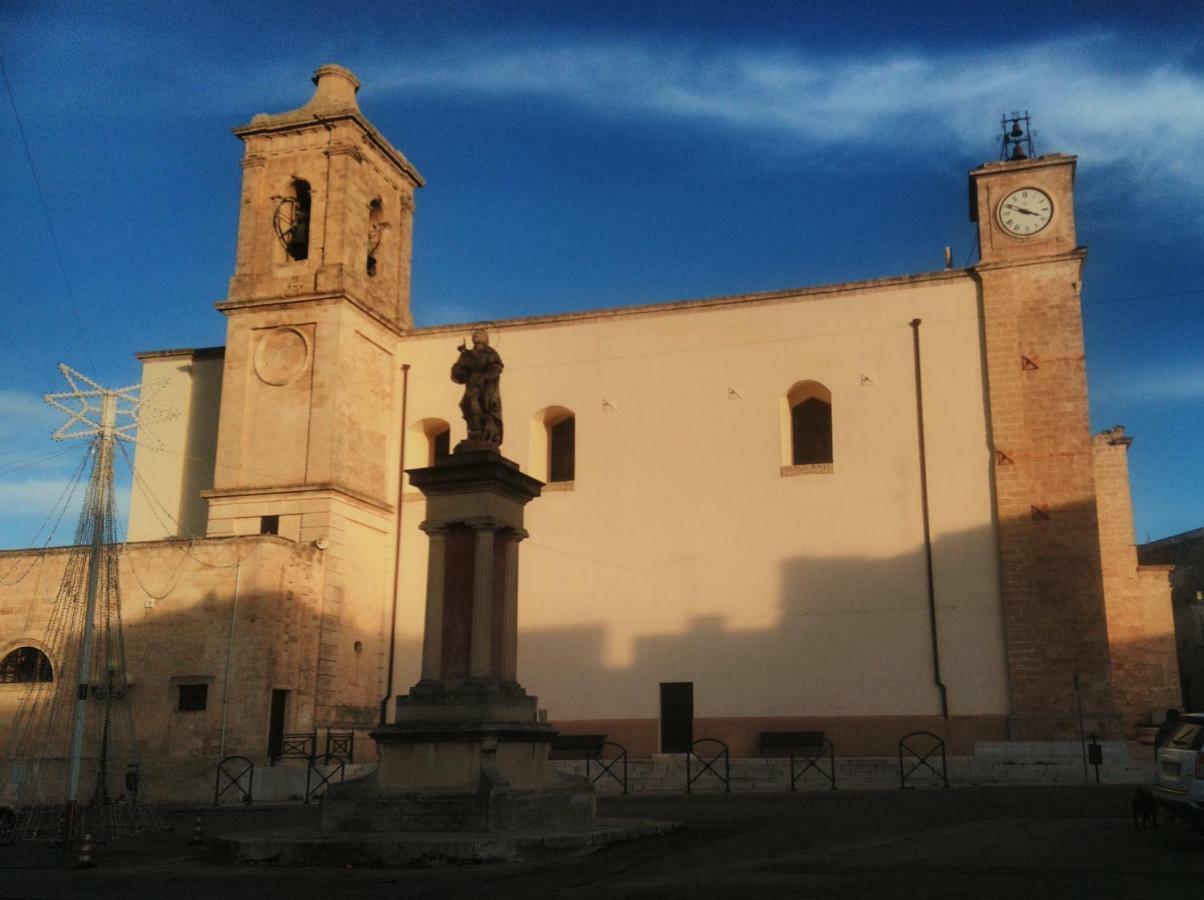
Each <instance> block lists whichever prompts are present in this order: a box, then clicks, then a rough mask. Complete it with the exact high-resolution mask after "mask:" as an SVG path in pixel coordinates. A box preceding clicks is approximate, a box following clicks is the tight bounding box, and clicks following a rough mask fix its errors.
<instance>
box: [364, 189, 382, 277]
mask: <svg viewBox="0 0 1204 900" xmlns="http://www.w3.org/2000/svg"><path fill="white" fill-rule="evenodd" d="M383 215H384V209H383V207H382V206H381V202H380V197H376V198H375V199H373V201H372V202H371V203H369V204H368V261H367V264H366V265H365V266H364V271H365V272H367V273H368V277H369V278H375V277H376V250H377V248H378V247H380V241H381V238H382V237H384V233H385V227H386V226H385V223H384V220H383V219H382V218H381V217H382V216H383Z"/></svg>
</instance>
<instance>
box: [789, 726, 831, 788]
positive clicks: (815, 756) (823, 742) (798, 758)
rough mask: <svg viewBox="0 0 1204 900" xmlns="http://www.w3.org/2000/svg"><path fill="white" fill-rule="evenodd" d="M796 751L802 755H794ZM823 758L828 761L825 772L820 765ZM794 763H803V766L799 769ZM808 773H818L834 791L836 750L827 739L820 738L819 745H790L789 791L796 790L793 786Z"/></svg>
mask: <svg viewBox="0 0 1204 900" xmlns="http://www.w3.org/2000/svg"><path fill="white" fill-rule="evenodd" d="M796 750H801V751H802V753H796V752H795V751H796ZM809 751H812V752H809ZM825 756H826V757H827V759H828V770H827V771H826V772H825V771H824V767H823V765H822V763H823V761H824V757H825ZM796 762H803V763H805V765H804V766H803V767H802V768H801V769H799V768H798V767H797V765H796ZM808 772H818V773H819V774H820V775H821V776H823V777H824V778H825V779H826V780H827V782H828V784H829V785H830V786H831V788H832V790H836V749H835V747H834V746H833V744H832V742H831V741H830V740H828V739H827V738H821V739H820V741H819V743H816V744H795V743H791V745H790V790H792V791H795V790H798V788H797V787H796V786H795V785H796V784H797V783H798V780H799V779H800V778H802V777H803V776H804V775H806V774H807V773H808Z"/></svg>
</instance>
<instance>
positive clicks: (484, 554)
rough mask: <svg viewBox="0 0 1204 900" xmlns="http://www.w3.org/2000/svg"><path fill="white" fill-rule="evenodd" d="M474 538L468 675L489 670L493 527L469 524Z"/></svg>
mask: <svg viewBox="0 0 1204 900" xmlns="http://www.w3.org/2000/svg"><path fill="white" fill-rule="evenodd" d="M472 530H473V535H474V538H475V542H474V552H473V569H472V571H473V576H472V639H471V644H470V646H469V654H468V674H469V676H470V677H471V678H489V677H490V676H491V675H492V674H493V672H492V667H493V658H492V657H493V536H494V532H496V531H497V526H496V525H494V524H492V523H490V524H481V525H475V524H474V525H473V526H472Z"/></svg>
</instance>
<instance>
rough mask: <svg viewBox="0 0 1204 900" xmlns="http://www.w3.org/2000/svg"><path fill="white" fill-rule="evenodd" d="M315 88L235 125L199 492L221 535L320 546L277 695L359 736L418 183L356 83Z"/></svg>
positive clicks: (379, 595)
mask: <svg viewBox="0 0 1204 900" xmlns="http://www.w3.org/2000/svg"><path fill="white" fill-rule="evenodd" d="M313 81H314V84H315V85H316V90H315V91H314V94H313V97H312V98H311V99H310V100H309V102H308V103H306V104H305V105H304V106H302V107H300V108H299V109H295V110H292V111H290V112H285V113H280V114H277V115H266V114H260V115H257V116H255V117H254V118H252V119H251V121H250V123H249V124H247V125H242V126H240V127H238V128H235V129H234V133H235V134H236V135H237V136H238V137H239V138H240V139H241V140H242V142H243V145H244V147H245V153H244V156H243V160H242V170H243V180H242V197H241V204H240V214H239V226H238V244H237V251H236V259H235V266H234V276H233V277H232V278H231V279H230V288H229V294H228V296H227V298H226V299H225V300H224V301H222V302H220V303H218V304H217V306H218V309H220V310H221V311H222V312H223V313H224V314H225V315H226V320H227V334H226V348H225V359H224V363H223V370H222V394H221V416H220V420H219V425H218V439H217V458H216V463H215V467H214V478H213V489H212V490H210V491H207V492H205V493H204V496H205V497H206V499H207V500H208V501H209V521H208V534H209V535H210V536H211V537H216V536H221V535H239V534H259V533H268V534H279V535H280V536H282V537H286V538H291V539H292V540H295V541H301V542H304V543H311V542H312V543H314V544H315V545H316V546H317V547H318V548H319V549H320V550H321V551H322V553H323V559H324V565H325V572H326V574H325V578H324V588H323V598H322V606H321V610H320V612H319V615H318V620H319V629H320V643H321V645H322V646H321V652H320V654H319V659H318V661H317V665H316V671H314V672H313V673H312V674H313V677H314V681H313V682H312V683H311V684H309V685H307V686H306V685H293V686H279V687H280V688H281V689H285V688H287V689H288V690H294V689H295V690H298V691H302V690H312V691H313V693H314V696H315V709H316V712H315V715H316V717H317V720H318V721H320V722H322V723H324V724H332V725H337V724H341V725H344V726H349V727H355V726H357V725H360V724H365V723H366V724H371V722H373V721H375V718H374V717H375V711H374V709H372V708H371V707H368V708H360V707H359V705H358V704H361V703H362V698H363V697H365V696H373V695H374V694H377V692H378V691H379V689H380V682H381V673H380V672H378V671H377V669H378V665H377V663H376V662H373V663H372V664H371V665H369V664H367V663H364V662H363V660H373V661H376V660H380V659H382V658H383V652H384V651H383V650H382V649H381V646H382V645H381V644H380V643H379V642H382V641H384V640H385V638H386V636H385V635H384V634H383V633H382V632H381V622H382V621H386V620H387V619H386V618H385V617H384V615H383V611H384V610H385V609H386V608H387V603H388V597H387V590H386V587H387V586H386V584H385V583H384V582H385V581H386V580H387V573H385V572H384V569H386V568H387V567H382V566H381V565H380V564H379V562H380V560H381V559H391V558H392V551H391V548H392V545H393V531H394V524H393V523H394V504H395V502H396V498H397V485H396V477H397V475H396V473H397V455H398V443H399V441H398V433H399V424H400V407H401V400H400V396H401V366H400V363H399V361H398V358H397V353H398V346H399V343H400V339H401V337H402V336H403V335H404V334H405V333H406V332H407V331H408V330H409V328H410V327H411V319H410V238H411V224H412V218H413V209H414V192H415V190H416V189H417V188H419V187H421V186H422V184H423V182H422V178H421V176H419V174H418V171H417V170H416V169H415V168H414V166H413V165H411V164H410V162H409V161H408V160H407V159H406V158H405V156H403V155H402V154H401V153H400V151H398V150H397V149H396V148H394V147H393V145H392V144H390V143H389V141H388V140H386V139H385V137H384V136H383V135H382V134H381V133H380V132H379V131H377V130H376V128H375V127H374V126H373V125H372V124H371V123H370V122H369V121H368V120H367V119H366V118H365V117H364V115H363V113H362V112H361V111H360V109H359V105H358V103H357V101H356V92H357V90H358V89H359V81H358V80H357V79H356V78H355V76H354V75H353V74H352V73H351V72H349V71H348V70H347V69H344V68H343V67H341V66H335V65H327V66H322V67H321V68H319V69H318V70H317V71H316V72H315V73H314V76H313ZM344 597H347V598H349V599H350V598H354V601H355V602H354V604H347V606H346V607H345V606H344V602H343V601H344ZM353 637H356V638H358V640H354V641H353V640H352V638H353ZM374 645H375V646H374ZM365 648H367V650H368V653H367V654H366V655H365V654H364V650H365ZM348 673H354V675H353V676H349V675H348ZM357 679H360V680H363V682H364V683H363V684H357V683H356V680H357ZM353 698H358V699H353ZM295 725H297V726H298V727H299V728H300V729H304V728H307V727H309V726H308V724H307V723H295Z"/></svg>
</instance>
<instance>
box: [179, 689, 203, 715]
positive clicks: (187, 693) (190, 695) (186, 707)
mask: <svg viewBox="0 0 1204 900" xmlns="http://www.w3.org/2000/svg"><path fill="white" fill-rule="evenodd" d="M179 688H180V702H179V704H178V705H177V706H176V709H177V710H179V711H180V712H200V711H201V710H203V709H205V707H206V706H208V704H209V685H207V684H181V685H179Z"/></svg>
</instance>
